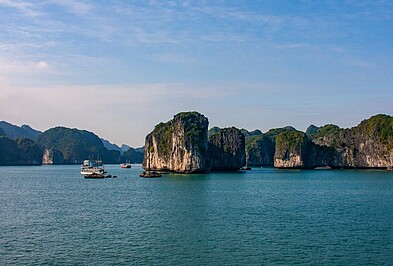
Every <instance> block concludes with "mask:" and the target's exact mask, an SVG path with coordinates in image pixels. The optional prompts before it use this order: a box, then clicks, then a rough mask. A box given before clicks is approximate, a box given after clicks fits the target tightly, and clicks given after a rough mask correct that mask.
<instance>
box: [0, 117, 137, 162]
mask: <svg viewBox="0 0 393 266" xmlns="http://www.w3.org/2000/svg"><path fill="white" fill-rule="evenodd" d="M0 150H1V153H0V165H39V164H41V163H44V164H72V163H81V162H82V161H83V160H84V159H88V158H90V157H91V158H97V157H98V156H99V157H100V158H101V159H103V160H104V162H105V163H121V162H125V161H130V162H131V163H141V162H142V160H143V151H144V149H143V147H142V148H138V149H134V148H132V147H130V146H128V145H125V144H123V145H122V146H121V147H118V146H117V145H116V144H112V143H110V142H109V141H108V140H105V139H100V138H99V137H98V136H97V135H95V134H94V133H92V132H89V131H86V130H79V129H70V128H65V127H55V128H51V129H48V130H46V131H45V132H41V131H38V130H35V129H33V128H31V127H30V126H28V125H22V126H16V125H13V124H11V123H9V122H6V121H0Z"/></svg>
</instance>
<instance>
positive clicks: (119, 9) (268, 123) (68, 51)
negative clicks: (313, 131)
mask: <svg viewBox="0 0 393 266" xmlns="http://www.w3.org/2000/svg"><path fill="white" fill-rule="evenodd" d="M0 25H1V27H0V120H5V121H8V122H10V123H13V124H17V125H22V124H28V125H30V126H31V127H33V128H35V129H38V130H41V131H44V130H47V129H49V128H51V127H55V126H66V127H70V128H79V129H85V130H89V131H92V132H94V133H95V134H97V135H98V136H100V137H102V138H105V139H107V140H109V141H111V142H113V143H116V144H118V145H121V144H122V143H125V144H128V145H131V146H133V147H139V146H142V145H143V144H144V139H145V136H146V135H147V134H148V133H149V132H151V130H152V129H153V128H154V126H155V125H156V124H158V123H159V122H165V121H168V120H170V119H171V118H172V117H173V115H175V114H176V113H178V112H182V111H198V112H200V113H202V114H204V115H205V116H206V117H208V118H209V127H212V126H219V127H228V126H235V127H238V128H246V129H248V130H254V129H260V130H262V131H263V132H266V131H267V130H269V129H271V128H277V127H283V126H287V125H291V126H294V127H295V128H297V129H299V130H302V131H304V130H306V128H307V127H308V126H309V125H310V124H314V125H317V126H322V125H325V124H336V125H339V126H340V127H344V128H346V127H352V126H355V125H357V124H358V123H359V122H360V121H361V120H363V119H366V118H369V117H370V116H372V115H375V114H378V113H384V114H389V115H392V114H393V26H392V25H393V1H390V0H386V1H382V0H381V1H378V0H375V1H361V0H350V1H349V0H348V1H345V0H342V1H333V0H332V1H311V0H303V1H292V0H287V1H282V0H271V1H269V0H264V1H259V0H237V1H221V0H216V1H215V0H211V1H205V0H198V1H187V0H184V1H155V0H151V1H150V0H144V1H137V0H135V1H132V0H130V1H120V0H117V1H110V0H102V1H101V0H97V1H77V0H61V1H58V0H40V1H23V0H20V1H13V0H0Z"/></svg>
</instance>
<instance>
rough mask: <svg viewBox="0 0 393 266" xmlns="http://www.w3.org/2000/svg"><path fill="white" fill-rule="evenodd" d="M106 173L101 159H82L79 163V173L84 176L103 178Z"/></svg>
mask: <svg viewBox="0 0 393 266" xmlns="http://www.w3.org/2000/svg"><path fill="white" fill-rule="evenodd" d="M106 173H107V172H106V171H105V169H104V164H103V163H102V161H101V160H84V161H83V164H82V165H81V175H83V176H84V177H85V178H105V174H106Z"/></svg>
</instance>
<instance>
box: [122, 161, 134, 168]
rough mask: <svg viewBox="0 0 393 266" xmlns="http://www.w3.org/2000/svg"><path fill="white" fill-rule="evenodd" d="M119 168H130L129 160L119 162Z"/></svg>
mask: <svg viewBox="0 0 393 266" xmlns="http://www.w3.org/2000/svg"><path fill="white" fill-rule="evenodd" d="M120 168H131V163H130V161H127V162H125V163H122V164H120Z"/></svg>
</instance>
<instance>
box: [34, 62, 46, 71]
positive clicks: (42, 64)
mask: <svg viewBox="0 0 393 266" xmlns="http://www.w3.org/2000/svg"><path fill="white" fill-rule="evenodd" d="M36 67H37V68H38V69H39V70H45V69H47V68H48V67H49V64H48V63H47V62H44V61H40V62H38V63H37V64H36Z"/></svg>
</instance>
